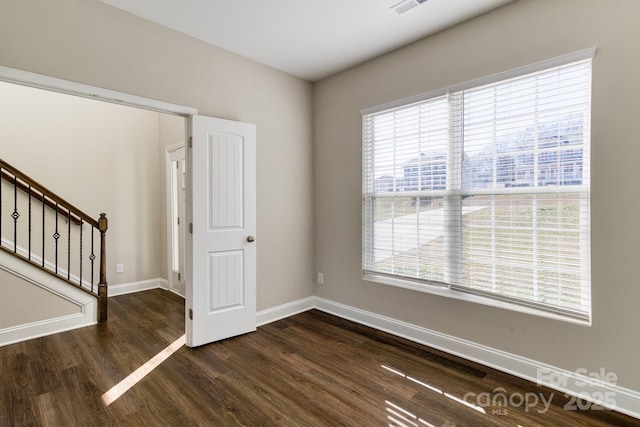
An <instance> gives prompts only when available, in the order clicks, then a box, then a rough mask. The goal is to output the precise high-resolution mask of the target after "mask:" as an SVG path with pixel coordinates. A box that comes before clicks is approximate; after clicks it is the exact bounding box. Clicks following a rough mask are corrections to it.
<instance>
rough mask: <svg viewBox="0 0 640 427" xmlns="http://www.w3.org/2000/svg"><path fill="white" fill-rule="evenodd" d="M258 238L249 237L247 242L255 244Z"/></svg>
mask: <svg viewBox="0 0 640 427" xmlns="http://www.w3.org/2000/svg"><path fill="white" fill-rule="evenodd" d="M255 241H256V238H255V237H254V236H249V237H247V242H249V243H251V242H255Z"/></svg>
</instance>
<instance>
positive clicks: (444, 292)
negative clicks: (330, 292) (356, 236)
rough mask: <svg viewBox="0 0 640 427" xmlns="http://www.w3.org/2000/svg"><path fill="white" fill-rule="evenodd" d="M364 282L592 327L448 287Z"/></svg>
mask: <svg viewBox="0 0 640 427" xmlns="http://www.w3.org/2000/svg"><path fill="white" fill-rule="evenodd" d="M362 279H363V280H366V281H368V282H374V283H379V284H382V285H388V286H395V287H398V288H403V289H410V290H413V291H418V292H423V293H426V294H431V295H437V296H441V297H445V298H452V299H457V300H460V301H466V302H471V303H475V304H482V305H486V306H489V307H494V308H500V309H503V310H509V311H515V312H518V313H524V314H529V315H531V316H537V317H544V318H547V319H552V320H559V321H562V322H567V323H573V324H575V325H580V326H591V320H581V319H577V318H575V317H571V316H565V315H562V314H558V313H552V312H549V311H546V310H541V309H537V308H533V307H528V306H524V305H519V304H515V303H510V302H507V301H501V300H495V299H492V298H488V297H483V296H481V295H474V294H470V293H466V292H461V291H457V290H454V289H450V288H449V287H446V286H439V285H429V284H424V283H418V282H413V281H410V280H402V279H395V278H391V277H387V276H382V275H377V274H372V273H364V274H363V276H362Z"/></svg>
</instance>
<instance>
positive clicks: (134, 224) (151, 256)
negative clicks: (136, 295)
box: [0, 82, 166, 285]
mask: <svg viewBox="0 0 640 427" xmlns="http://www.w3.org/2000/svg"><path fill="white" fill-rule="evenodd" d="M0 99H2V102H0V150H1V156H2V158H3V159H4V160H5V161H7V162H9V163H10V164H11V165H13V166H14V167H16V168H18V169H19V170H21V171H22V172H24V173H26V174H27V175H29V176H30V177H32V178H33V179H35V180H36V181H38V182H39V183H41V184H42V185H44V186H46V187H47V188H49V189H50V190H51V191H54V192H55V193H56V194H58V195H59V196H60V197H62V198H64V199H65V200H67V201H69V202H70V203H73V204H74V205H75V206H76V207H78V208H79V209H81V210H82V211H84V212H86V213H87V214H89V215H91V216H92V217H94V218H96V219H97V218H98V216H99V214H100V213H101V212H106V213H107V218H108V219H109V230H108V231H107V281H108V283H109V284H110V285H117V284H121V283H129V282H135V281H140V280H147V279H156V278H159V277H165V276H166V268H165V269H162V267H163V265H165V264H166V263H165V262H163V261H164V260H165V258H166V256H165V255H164V253H162V252H161V248H162V243H163V240H165V235H166V233H165V232H164V230H165V228H164V222H162V221H163V217H162V215H161V214H162V212H163V206H162V205H161V200H162V198H161V196H162V191H164V190H163V188H164V185H163V184H164V169H162V168H161V164H160V159H161V157H162V158H163V156H161V154H162V153H161V149H160V121H159V116H160V115H159V114H158V113H155V112H151V111H146V110H140V109H135V108H129V107H123V106H120V105H115V104H109V103H105V102H99V101H92V100H89V99H85V98H79V97H75V96H70V95H63V94H59V93H55V92H49V91H45V90H40V89H33V88H28V87H24V86H18V85H13V84H9V83H3V82H0ZM5 193H6V192H5ZM5 196H6V194H5ZM4 199H5V201H8V199H7V198H6V197H4ZM25 212H26V207H25V209H23V210H22V213H23V215H22V216H21V217H20V219H19V222H20V223H22V224H23V227H22V228H24V226H26V221H27V215H25ZM9 220H10V218H9V216H8V215H6V212H5V215H3V222H4V223H5V225H8V223H7V221H9ZM48 223H51V220H48ZM4 229H5V230H7V229H8V228H6V227H5V228H4ZM25 230H26V229H25ZM25 235H26V231H25V232H23V233H21V236H22V237H24V236H25ZM5 237H7V235H5ZM52 241H53V240H51V242H52ZM22 246H23V247H25V248H26V247H27V244H26V242H22ZM47 253H48V254H52V253H53V251H52V250H51V248H49V249H48V250H47ZM63 255H66V254H62V255H61V256H63ZM48 259H49V260H50V261H52V260H53V258H52V257H48ZM116 263H123V264H124V266H125V271H124V273H118V274H117V273H116V269H115V265H116ZM62 265H65V263H64V262H63V263H62ZM85 273H86V271H85ZM85 277H86V276H85ZM96 283H97V273H96Z"/></svg>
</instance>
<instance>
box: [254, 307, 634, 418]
mask: <svg viewBox="0 0 640 427" xmlns="http://www.w3.org/2000/svg"><path fill="white" fill-rule="evenodd" d="M312 308H315V309H318V310H320V311H324V312H326V313H329V314H332V315H334V316H337V317H341V318H343V319H347V320H351V321H353V322H356V323H359V324H362V325H366V326H369V327H372V328H374V329H378V330H380V331H384V332H388V333H390V334H393V335H396V336H399V337H402V338H406V339H408V340H410V341H414V342H417V343H420V344H423V345H426V346H429V347H432V348H435V349H438V350H441V351H444V352H446V353H449V354H453V355H455V356H459V357H461V358H463V359H467V360H471V361H473V362H477V363H480V364H481V365H484V366H488V367H491V368H494V369H496V370H499V371H501V372H505V373H507V374H511V375H514V376H516V377H519V378H523V379H525V380H529V381H532V382H534V383H536V384H540V385H543V386H546V387H549V388H551V389H553V390H557V391H559V392H561V393H563V394H565V393H566V394H567V395H569V396H574V397H580V398H582V399H584V400H586V401H589V402H592V403H594V404H599V405H602V406H605V407H608V408H610V409H614V410H616V411H618V412H621V413H623V414H626V415H629V416H632V417H635V418H640V392H638V391H635V390H630V389H627V388H624V387H620V386H618V385H616V384H612V383H610V382H606V381H604V380H602V379H594V378H591V377H590V376H588V375H581V374H580V373H576V372H571V371H567V370H565V369H561V368H557V367H555V366H551V365H548V364H545V363H542V362H538V361H535V360H532V359H528V358H526V357H521V356H518V355H516V354H512V353H507V352H504V351H501V350H497V349H494V348H491V347H487V346H484V345H482V344H478V343H474V342H472V341H468V340H464V339H460V338H456V337H454V336H451V335H447V334H443V333H440V332H437V331H433V330H430V329H427V328H423V327H420V326H416V325H413V324H410V323H406V322H402V321H400V320H396V319H393V318H390V317H385V316H380V315H378V314H375V313H372V312H369V311H365V310H361V309H358V308H355V307H351V306H348V305H344V304H340V303H337V302H334V301H330V300H327V299H323V298H319V297H309V298H304V299H301V300H298V301H293V302H290V303H287V304H283V305H280V306H277V307H273V308H270V309H267V310H262V311H260V312H258V313H257V323H258V326H263V325H265V324H267V323H271V322H275V321H276V320H280V319H283V318H285V317H289V316H293V315H294V314H298V313H302V312H304V311H307V310H310V309H312ZM531 391H532V392H535V390H531Z"/></svg>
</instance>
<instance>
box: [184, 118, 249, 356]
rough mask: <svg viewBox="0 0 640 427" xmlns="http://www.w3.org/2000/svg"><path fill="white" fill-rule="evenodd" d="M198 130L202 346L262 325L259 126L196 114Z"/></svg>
mask: <svg viewBox="0 0 640 427" xmlns="http://www.w3.org/2000/svg"><path fill="white" fill-rule="evenodd" d="M191 132H192V133H191V136H192V143H191V144H190V147H188V149H187V159H188V164H187V171H188V176H189V179H190V185H188V186H187V187H188V197H187V199H188V202H187V210H188V212H187V217H188V218H190V222H191V224H192V225H191V227H192V232H191V233H188V235H187V242H188V244H187V269H188V272H187V273H188V274H187V295H186V309H187V316H186V317H187V318H186V328H185V329H186V335H187V339H186V341H187V346H189V347H196V346H200V345H204V344H207V343H210V342H214V341H218V340H221V339H225V338H229V337H233V336H236V335H241V334H244V333H247V332H251V331H255V330H256V243H255V236H256V128H255V125H253V124H248V123H239V122H233V121H229V120H222V119H213V118H210V117H203V116H192V118H191ZM191 317H192V319H191Z"/></svg>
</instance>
